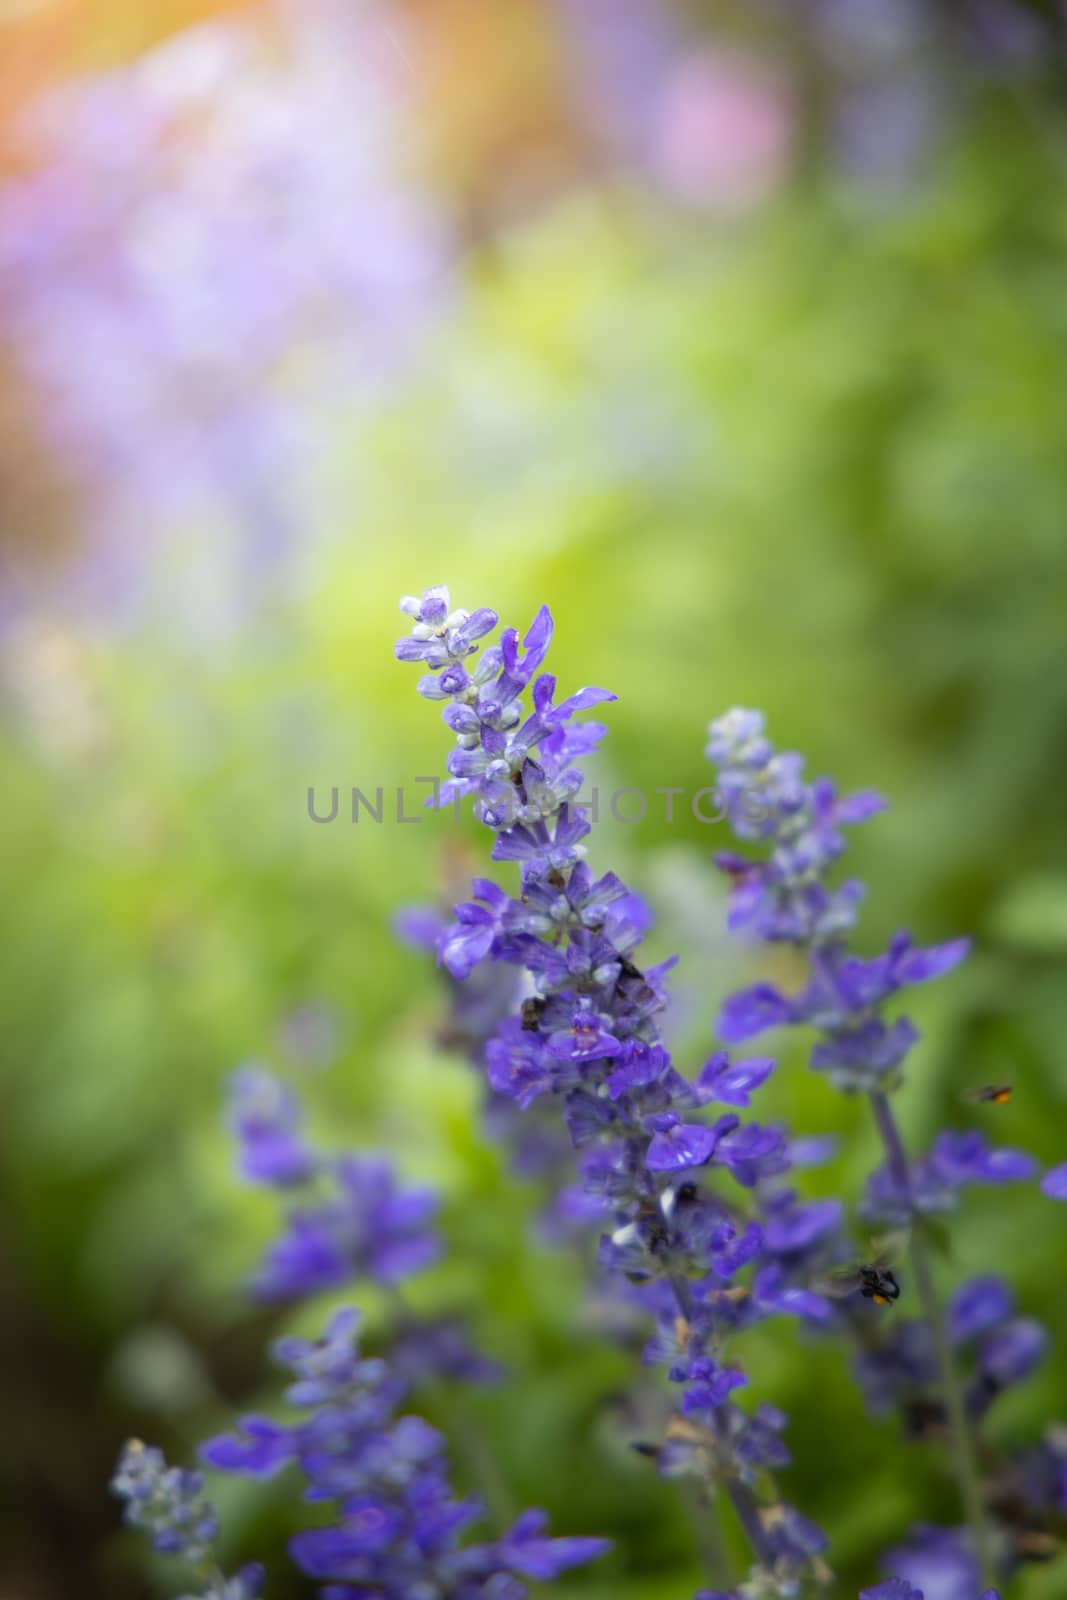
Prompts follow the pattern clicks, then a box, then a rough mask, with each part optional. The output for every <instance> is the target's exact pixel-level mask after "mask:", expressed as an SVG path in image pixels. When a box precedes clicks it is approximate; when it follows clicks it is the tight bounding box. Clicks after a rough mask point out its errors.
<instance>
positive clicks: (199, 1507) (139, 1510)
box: [111, 1439, 264, 1600]
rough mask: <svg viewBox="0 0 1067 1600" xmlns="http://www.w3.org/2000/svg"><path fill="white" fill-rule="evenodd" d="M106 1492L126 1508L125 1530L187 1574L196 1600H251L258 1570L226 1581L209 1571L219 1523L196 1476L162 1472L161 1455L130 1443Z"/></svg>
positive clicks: (133, 1441)
mask: <svg viewBox="0 0 1067 1600" xmlns="http://www.w3.org/2000/svg"><path fill="white" fill-rule="evenodd" d="M111 1488H112V1492H113V1493H114V1494H116V1495H118V1497H119V1499H120V1500H123V1501H125V1503H126V1511H125V1520H126V1522H127V1524H128V1526H129V1527H131V1528H140V1529H142V1530H144V1532H146V1533H148V1534H150V1535H151V1540H152V1547H153V1549H155V1550H157V1551H158V1552H159V1554H160V1555H166V1556H174V1557H175V1558H176V1559H178V1560H180V1561H182V1562H184V1564H185V1565H186V1566H187V1567H189V1568H190V1569H191V1570H192V1572H193V1573H194V1575H195V1576H196V1578H197V1579H198V1580H199V1584H200V1593H199V1596H198V1597H197V1600H256V1596H257V1595H258V1594H259V1593H260V1589H261V1587H262V1584H263V1577H264V1573H263V1568H262V1567H260V1566H256V1565H250V1566H246V1567H242V1568H241V1570H240V1572H238V1573H236V1574H235V1576H234V1577H232V1578H227V1577H224V1576H223V1574H222V1572H221V1571H220V1570H219V1568H218V1567H217V1566H216V1565H215V1561H214V1550H213V1547H214V1543H215V1540H216V1539H217V1538H218V1534H219V1522H218V1517H217V1516H216V1514H215V1508H214V1506H213V1505H212V1504H211V1502H210V1501H209V1500H207V1499H205V1497H204V1475H203V1473H202V1472H194V1471H190V1470H188V1469H186V1468H183V1467H168V1465H167V1463H166V1461H165V1459H164V1457H163V1452H162V1451H161V1450H156V1449H154V1448H152V1447H150V1446H148V1445H145V1444H142V1443H141V1441H140V1439H131V1440H130V1441H129V1443H128V1444H127V1445H126V1447H125V1449H124V1450H123V1452H122V1455H121V1456H120V1457H119V1462H118V1466H117V1467H116V1469H115V1475H114V1477H113V1478H112V1480H111ZM185 1600H192V1596H186V1597H185Z"/></svg>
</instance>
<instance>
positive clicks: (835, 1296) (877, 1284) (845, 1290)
mask: <svg viewBox="0 0 1067 1600" xmlns="http://www.w3.org/2000/svg"><path fill="white" fill-rule="evenodd" d="M872 1242H873V1243H874V1245H875V1246H876V1253H875V1254H874V1256H873V1257H872V1258H871V1259H870V1260H869V1261H855V1262H852V1263H851V1264H850V1265H849V1266H847V1267H835V1268H834V1269H833V1270H832V1271H830V1272H827V1273H825V1274H824V1275H823V1276H822V1277H820V1278H816V1279H815V1281H814V1283H813V1284H812V1288H813V1289H814V1290H815V1293H816V1294H822V1295H826V1296H828V1298H829V1299H831V1300H847V1299H848V1297H849V1295H853V1294H861V1295H862V1296H863V1298H864V1299H865V1300H873V1301H874V1303H875V1305H876V1306H891V1305H892V1304H893V1303H894V1301H896V1300H899V1299H900V1282H899V1280H898V1278H897V1275H896V1273H895V1272H894V1271H893V1270H892V1263H893V1262H894V1261H896V1259H897V1257H898V1256H899V1255H900V1251H901V1245H902V1242H903V1235H900V1234H890V1235H888V1236H887V1237H886V1238H883V1239H876V1240H874V1241H872Z"/></svg>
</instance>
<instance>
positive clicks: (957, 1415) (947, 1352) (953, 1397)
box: [870, 1094, 993, 1587]
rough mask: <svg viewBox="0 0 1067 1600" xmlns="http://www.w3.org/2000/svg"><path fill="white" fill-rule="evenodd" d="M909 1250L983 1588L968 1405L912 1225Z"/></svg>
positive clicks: (878, 1108)
mask: <svg viewBox="0 0 1067 1600" xmlns="http://www.w3.org/2000/svg"><path fill="white" fill-rule="evenodd" d="M870 1101H871V1109H872V1110H873V1112H874V1120H875V1122H876V1123H877V1125H878V1132H879V1133H880V1134H881V1137H882V1143H883V1145H884V1146H885V1153H886V1158H887V1161H888V1163H889V1170H890V1172H891V1173H892V1175H893V1178H894V1180H895V1182H896V1185H897V1187H898V1188H899V1189H900V1191H901V1192H902V1193H903V1194H905V1195H907V1194H908V1193H909V1189H910V1176H909V1171H908V1158H907V1154H906V1152H905V1150H904V1142H903V1140H902V1139H901V1136H900V1129H899V1128H898V1127H897V1121H896V1118H895V1117H894V1115H893V1108H892V1106H891V1105H890V1104H889V1100H888V1099H887V1097H886V1096H885V1095H884V1094H872V1095H871V1097H870ZM908 1254H909V1256H910V1259H911V1268H912V1272H913V1273H914V1275H915V1289H916V1293H917V1294H918V1296H919V1303H920V1305H921V1307H922V1311H923V1315H924V1317H925V1318H926V1320H927V1322H928V1323H929V1325H930V1332H931V1335H932V1337H933V1341H934V1354H935V1356H936V1358H937V1365H938V1372H939V1376H940V1379H941V1390H942V1393H943V1395H944V1400H945V1410H946V1412H947V1415H948V1425H949V1444H950V1448H951V1453H952V1461H953V1466H954V1469H955V1475H956V1484H957V1487H958V1489H959V1495H960V1502H961V1504H962V1507H963V1512H964V1515H965V1517H966V1519H967V1522H968V1523H969V1525H970V1529H971V1534H972V1537H973V1539H974V1548H975V1554H976V1556H977V1558H978V1566H979V1570H980V1572H981V1575H982V1585H983V1587H985V1586H987V1585H991V1584H992V1582H993V1573H992V1561H991V1556H990V1543H989V1526H988V1523H987V1521H986V1515H985V1506H984V1505H983V1502H982V1489H981V1481H980V1478H979V1473H978V1463H977V1459H976V1454H975V1445H974V1434H973V1430H972V1428H971V1423H970V1418H969V1417H968V1415H967V1408H966V1406H965V1404H964V1399H963V1391H962V1389H961V1388H960V1381H959V1374H958V1373H957V1371H956V1364H955V1362H954V1360H953V1358H952V1348H951V1345H950V1344H949V1339H948V1333H947V1331H946V1328H945V1319H944V1316H943V1314H942V1310H941V1305H940V1302H939V1301H938V1298H937V1290H936V1288H935V1286H934V1275H933V1271H932V1270H931V1266H930V1255H929V1252H928V1250H927V1247H926V1241H925V1239H924V1238H923V1237H922V1234H921V1233H920V1232H919V1230H918V1228H917V1227H915V1226H913V1227H912V1228H911V1230H910V1237H909V1244H908Z"/></svg>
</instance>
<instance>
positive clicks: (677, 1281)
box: [670, 1276, 773, 1567]
mask: <svg viewBox="0 0 1067 1600" xmlns="http://www.w3.org/2000/svg"><path fill="white" fill-rule="evenodd" d="M670 1282H671V1289H672V1290H673V1291H674V1298H675V1300H676V1301H677V1302H678V1309H679V1311H680V1312H681V1313H682V1316H683V1317H684V1318H685V1320H686V1321H687V1322H689V1321H691V1319H692V1316H693V1295H692V1291H691V1289H690V1287H689V1282H688V1280H687V1279H686V1278H682V1277H678V1276H675V1277H672V1278H671V1280H670ZM715 1421H716V1423H717V1425H718V1427H719V1429H720V1432H722V1433H723V1434H725V1433H726V1432H727V1430H728V1428H729V1410H728V1408H727V1407H726V1406H725V1405H722V1406H718V1407H717V1408H716V1411H715ZM725 1485H726V1493H727V1494H728V1495H729V1497H730V1504H731V1505H732V1506H733V1508H734V1512H735V1514H736V1516H737V1520H738V1522H739V1523H740V1524H741V1528H742V1530H743V1532H744V1535H745V1537H746V1539H747V1540H748V1542H749V1544H750V1545H751V1546H752V1554H753V1555H754V1556H755V1558H756V1560H757V1561H758V1562H759V1563H760V1564H761V1565H763V1566H767V1567H769V1566H771V1564H772V1559H773V1558H772V1555H771V1552H770V1550H769V1548H768V1545H767V1536H766V1534H765V1533H764V1529H763V1521H762V1519H761V1517H760V1514H759V1505H758V1503H757V1500H756V1497H755V1495H754V1494H753V1493H752V1490H751V1489H750V1488H749V1486H748V1484H747V1483H742V1482H741V1480H740V1478H734V1477H728V1478H726V1479H725Z"/></svg>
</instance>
